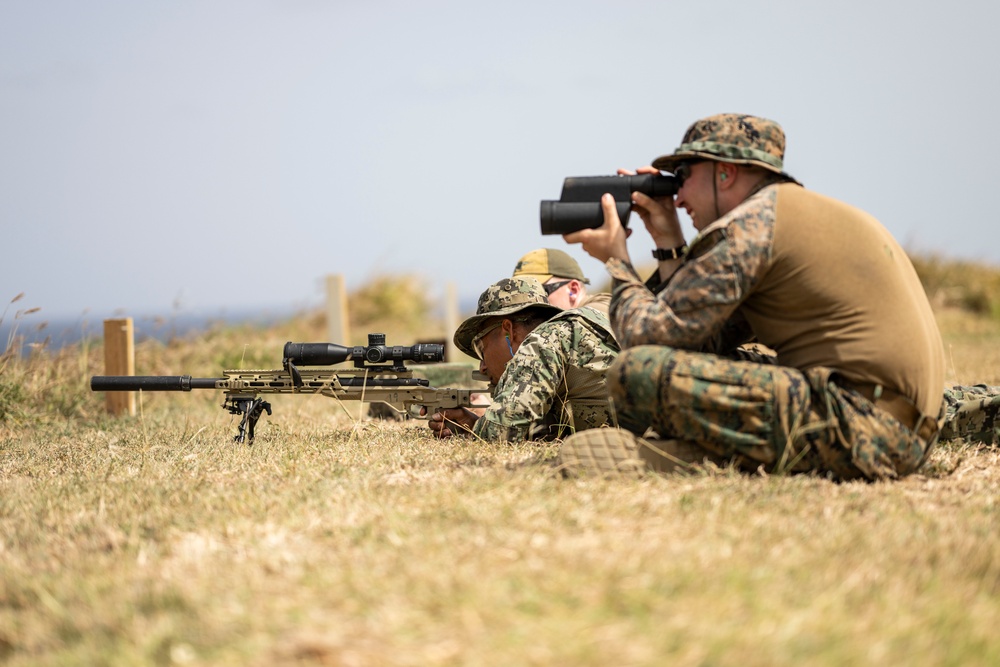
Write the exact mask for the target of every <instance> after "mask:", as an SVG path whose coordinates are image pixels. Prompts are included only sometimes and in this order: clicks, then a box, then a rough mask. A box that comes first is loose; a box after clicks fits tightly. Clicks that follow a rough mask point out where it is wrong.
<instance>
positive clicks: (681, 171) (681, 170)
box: [674, 160, 704, 188]
mask: <svg viewBox="0 0 1000 667" xmlns="http://www.w3.org/2000/svg"><path fill="white" fill-rule="evenodd" d="M699 162H704V160H684V161H683V162H678V163H677V166H676V167H674V178H676V179H677V187H679V188H680V187H683V186H684V181H686V180H687V179H689V178H691V167H693V166H695V165H696V164H698V163H699Z"/></svg>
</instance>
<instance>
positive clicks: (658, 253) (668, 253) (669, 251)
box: [653, 243, 688, 262]
mask: <svg viewBox="0 0 1000 667" xmlns="http://www.w3.org/2000/svg"><path fill="white" fill-rule="evenodd" d="M687 249H688V246H687V243H685V244H684V245H679V246H677V247H676V248H657V249H656V250H654V251H653V259H658V260H660V261H661V262H662V261H663V260H665V259H679V258H681V257H683V256H684V253H685V252H687Z"/></svg>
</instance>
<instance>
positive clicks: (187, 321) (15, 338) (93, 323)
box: [0, 308, 313, 355]
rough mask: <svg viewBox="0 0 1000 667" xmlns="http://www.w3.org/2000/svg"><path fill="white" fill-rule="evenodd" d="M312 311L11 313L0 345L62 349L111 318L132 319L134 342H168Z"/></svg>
mask: <svg viewBox="0 0 1000 667" xmlns="http://www.w3.org/2000/svg"><path fill="white" fill-rule="evenodd" d="M311 312H313V311H312V310H310V309H303V308H285V309H277V308H269V309H260V310H253V309H244V310H233V311H230V310H222V309H219V310H204V311H193V312H176V313H170V314H168V315H162V314H149V313H144V314H119V313H112V314H91V313H83V314H80V315H77V316H66V315H62V316H53V317H51V318H47V317H44V316H43V314H42V313H41V312H37V313H29V314H27V315H20V316H18V317H16V318H15V317H14V316H11V315H10V314H9V313H8V317H7V318H5V319H4V321H3V322H0V346H2V349H3V350H7V349H9V348H10V347H11V346H17V347H19V348H20V350H19V353H20V354H22V355H24V354H27V353H29V352H30V351H31V350H32V349H34V348H36V347H44V348H46V349H48V350H53V351H55V350H59V349H61V348H63V347H65V346H67V345H72V344H75V343H78V342H80V341H82V340H86V339H94V340H100V339H103V338H104V321H105V320H109V319H124V318H126V317H131V318H132V326H133V329H134V332H135V342H137V343H139V342H142V341H144V340H149V339H154V340H158V341H161V342H164V343H166V342H168V341H171V340H176V339H178V338H184V337H187V336H190V335H194V334H197V333H199V332H203V331H207V330H209V329H210V328H212V327H213V326H218V325H220V324H224V325H230V326H235V325H241V324H252V325H259V326H267V325H271V324H276V323H278V322H284V321H287V320H289V319H292V318H294V317H299V316H305V315H306V314H308V313H311Z"/></svg>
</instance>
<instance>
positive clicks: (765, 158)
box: [653, 113, 794, 180]
mask: <svg viewBox="0 0 1000 667" xmlns="http://www.w3.org/2000/svg"><path fill="white" fill-rule="evenodd" d="M692 158H706V159H710V160H718V161H720V162H732V163H734V164H745V165H751V166H756V167H761V168H762V169H766V170H768V171H771V172H774V173H776V174H781V175H782V176H785V177H786V178H788V179H790V180H794V179H792V177H791V176H789V175H788V174H786V173H785V172H784V164H785V163H784V159H785V131H784V130H782V129H781V125H779V124H778V123H776V122H775V121H773V120H768V119H767V118H759V117H757V116H749V115H747V114H736V113H724V114H717V115H715V116H709V117H708V118H702V119H701V120H697V121H695V122H694V123H693V124H692V125H691V126H690V127H689V128H688V129H687V132H685V133H684V138H683V139H682V140H681V145H680V146H678V147H677V149H676V150H675V151H674V152H673V153H670V154H668V155H661V156H660V157H658V158H656V159H655V160H653V166H654V167H656V168H657V169H660V170H663V171H669V172H673V171H674V169H675V168H676V167H677V164H678V163H679V162H681V161H683V160H689V159H692Z"/></svg>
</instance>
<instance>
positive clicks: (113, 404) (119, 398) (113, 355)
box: [104, 317, 135, 417]
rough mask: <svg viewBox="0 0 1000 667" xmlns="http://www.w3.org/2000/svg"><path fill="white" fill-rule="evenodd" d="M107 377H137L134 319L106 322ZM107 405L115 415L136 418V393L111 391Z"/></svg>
mask: <svg viewBox="0 0 1000 667" xmlns="http://www.w3.org/2000/svg"><path fill="white" fill-rule="evenodd" d="M104 373H105V375H135V339H134V330H133V328H132V318H131V317H126V318H123V319H118V320H104ZM104 400H105V405H106V406H107V409H108V412H110V413H111V414H113V415H124V414H127V415H129V416H130V417H134V416H135V392H134V391H109V392H107V393H106V394H105V399H104Z"/></svg>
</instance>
